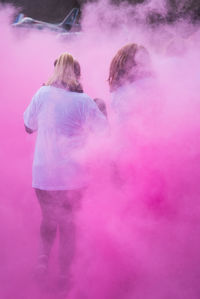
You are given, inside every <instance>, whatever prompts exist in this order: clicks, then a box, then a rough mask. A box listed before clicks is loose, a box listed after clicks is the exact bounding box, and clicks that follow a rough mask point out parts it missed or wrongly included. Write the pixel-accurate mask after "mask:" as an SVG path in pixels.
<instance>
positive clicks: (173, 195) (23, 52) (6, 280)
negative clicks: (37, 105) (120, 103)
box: [0, 1, 200, 299]
mask: <svg viewBox="0 0 200 299" xmlns="http://www.w3.org/2000/svg"><path fill="white" fill-rule="evenodd" d="M155 7H156V9H157V10H158V11H159V13H160V14H161V15H165V12H166V3H165V2H161V1H159V6H158V2H156V1H150V2H148V3H147V4H146V5H138V6H137V7H136V8H135V7H134V8H133V7H132V6H129V5H128V4H127V3H124V4H122V5H121V6H120V9H119V7H116V6H112V5H111V4H108V3H107V1H100V2H99V3H91V4H87V5H86V6H85V7H84V10H83V13H82V15H83V19H82V28H83V30H82V32H81V34H79V35H72V36H65V37H63V36H59V37H58V36H57V35H55V34H50V33H49V32H43V31H42V32H37V31H32V30H30V31H29V32H27V31H23V30H21V29H19V30H14V28H11V26H10V19H11V17H12V14H13V10H12V9H11V8H9V7H8V8H4V7H2V9H1V12H0V14H1V16H0V20H1V21H0V32H1V37H2V38H1V40H2V41H3V42H2V43H1V47H0V57H1V64H0V65H1V68H0V82H1V89H0V96H1V109H0V124H1V130H0V138H1V147H0V158H1V180H0V195H1V201H0V214H1V215H0V217H1V228H0V242H1V244H2V246H1V248H0V262H1V270H0V285H1V288H0V293H1V297H2V298H13V297H15V298H16V299H18V298H19V299H21V298H31V299H32V298H56V294H54V289H53V288H52V289H49V292H46V293H43V294H41V293H40V291H39V290H38V289H37V287H36V285H35V283H34V281H33V278H32V270H33V268H34V264H35V262H36V258H37V246H38V234H39V221H40V211H39V205H38V203H37V200H36V197H35V195H34V192H33V190H32V187H31V167H32V157H33V151H34V142H35V136H33V135H30V136H29V135H27V134H26V133H25V131H24V127H23V112H24V110H25V108H26V107H27V105H28V104H29V102H30V100H31V98H32V96H33V95H34V93H35V92H36V90H37V89H38V88H39V87H40V86H41V85H42V84H43V83H44V82H46V80H47V79H48V77H49V76H50V74H51V72H52V71H53V62H54V60H55V58H57V57H58V55H59V54H60V53H62V52H63V51H68V52H70V53H72V55H73V56H74V57H75V58H77V59H78V60H79V62H80V64H81V66H82V83H83V87H84V90H85V92H87V93H88V94H89V95H90V96H91V97H92V98H96V97H99V98H102V99H104V100H105V101H106V103H107V106H108V117H109V121H110V127H111V129H110V131H111V132H110V135H109V137H108V138H105V139H103V140H102V139H100V138H96V139H95V138H93V139H92V140H91V142H90V143H89V144H88V146H87V148H86V149H85V153H84V154H85V157H86V159H88V163H89V164H90V167H91V173H92V178H91V183H90V186H89V188H88V190H87V193H86V195H85V197H84V199H83V202H82V208H81V210H80V211H79V213H78V214H77V226H78V232H77V234H78V235H77V236H78V238H77V256H76V260H75V262H74V264H73V268H72V273H73V277H74V283H73V288H72V289H71V292H70V293H69V298H71V299H79V298H80V299H82V298H87V299H93V298H95V299H100V298H103V299H107V298H108V299H112V298H113V299H114V298H115V299H122V298H123V299H132V298H136V299H142V298H146V299H161V298H172V299H186V298H187V299H188V298H192V299H198V298H199V292H200V289H199V276H200V270H199V262H200V261H199V259H200V258H199V250H200V240H199V226H200V220H199V219H200V217H199V212H200V211H199V195H200V185H199V178H200V169H199V165H200V163H199V162H200V155H199V152H200V140H199V138H200V137H199V136H200V134H199V133H200V132H199V131H200V127H199V109H200V103H199V86H200V85H199V78H200V77H199V73H200V71H199V70H200V65H199V64H200V59H199V58H200V57H199V56H200V54H199V50H198V49H199V42H200V33H199V28H198V26H197V25H196V26H194V25H192V24H191V23H189V22H188V21H187V20H184V21H180V22H178V23H174V24H172V25H167V24H163V25H162V24H160V25H157V26H151V27H150V26H149V22H147V15H148V14H149V12H150V11H152V10H153V9H154V8H155ZM94 11H95V14H94ZM147 23H148V25H147ZM130 42H135V43H138V44H142V45H144V46H145V47H146V48H147V49H148V51H149V53H150V55H151V59H152V73H153V83H152V84H151V85H150V87H149V88H148V89H147V90H146V89H140V88H138V85H137V84H136V85H135V84H133V85H132V86H131V87H129V88H128V89H124V96H123V97H124V102H125V103H127V108H129V107H130V109H131V107H132V103H133V102H134V105H135V107H134V110H133V115H132V117H131V118H127V119H125V121H124V122H123V123H122V122H118V123H116V122H115V121H113V114H112V109H111V107H110V102H111V100H110V93H109V88H108V82H107V79H108V72H109V64H110V61H111V59H112V57H113V56H114V55H115V53H116V52H117V50H118V49H119V48H121V47H122V46H123V45H125V44H127V43H130ZM136 86H137V88H136ZM128 103H130V104H128ZM129 105H130V106H129ZM80 158H81V157H80ZM116 174H117V176H116ZM50 271H51V277H50V279H52V284H53V282H54V280H55V277H56V271H57V269H56V253H55V248H54V251H53V253H52V263H51V265H50Z"/></svg>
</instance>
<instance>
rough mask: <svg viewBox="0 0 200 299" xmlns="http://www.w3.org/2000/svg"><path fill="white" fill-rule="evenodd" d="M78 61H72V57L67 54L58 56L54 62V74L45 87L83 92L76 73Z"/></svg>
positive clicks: (78, 75)
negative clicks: (50, 86)
mask: <svg viewBox="0 0 200 299" xmlns="http://www.w3.org/2000/svg"><path fill="white" fill-rule="evenodd" d="M77 65H78V66H79V69H80V65H79V63H78V61H76V60H74V58H73V56H72V55H71V54H69V53H67V52H65V53H63V54H61V55H60V57H59V58H58V59H56V60H55V62H54V72H53V75H52V76H51V77H50V79H49V80H48V81H47V83H46V85H52V86H55V87H60V88H64V89H67V90H69V91H74V92H83V89H82V86H81V84H80V82H79V77H80V71H79V74H77V72H76V68H77Z"/></svg>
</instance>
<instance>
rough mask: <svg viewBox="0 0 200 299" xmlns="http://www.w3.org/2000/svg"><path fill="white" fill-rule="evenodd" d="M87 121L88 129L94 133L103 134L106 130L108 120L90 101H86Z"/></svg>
mask: <svg viewBox="0 0 200 299" xmlns="http://www.w3.org/2000/svg"><path fill="white" fill-rule="evenodd" d="M87 121H88V123H89V127H90V129H91V130H92V131H95V132H96V133H97V132H99V133H100V132H105V131H106V130H107V129H108V120H107V118H106V116H105V115H104V114H103V113H102V112H101V111H100V109H99V108H98V106H97V105H96V103H95V102H94V101H93V100H91V99H88V103H87Z"/></svg>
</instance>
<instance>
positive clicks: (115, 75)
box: [108, 43, 148, 91]
mask: <svg viewBox="0 0 200 299" xmlns="http://www.w3.org/2000/svg"><path fill="white" fill-rule="evenodd" d="M141 50H142V51H143V52H144V53H145V54H146V55H148V52H147V50H146V49H145V48H144V47H143V46H139V45H137V44H134V43H133V44H128V45H126V46H124V47H123V48H121V49H120V50H119V51H118V52H117V54H116V55H115V56H114V58H113V59H112V61H111V64H110V70H109V78H108V82H109V85H110V89H111V91H113V90H115V89H117V88H118V87H120V86H122V85H123V84H124V83H126V82H127V81H128V82H133V81H134V80H136V78H137V74H136V72H135V73H134V69H133V68H134V67H136V66H137V65H138V63H137V61H136V59H135V57H136V54H137V53H138V52H139V51H141Z"/></svg>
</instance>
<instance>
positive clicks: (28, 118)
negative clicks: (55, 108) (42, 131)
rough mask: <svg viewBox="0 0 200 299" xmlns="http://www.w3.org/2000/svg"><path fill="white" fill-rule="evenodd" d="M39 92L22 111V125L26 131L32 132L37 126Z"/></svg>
mask: <svg viewBox="0 0 200 299" xmlns="http://www.w3.org/2000/svg"><path fill="white" fill-rule="evenodd" d="M38 111H39V92H37V93H36V94H35V95H34V97H33V98H32V101H31V103H30V104H29V106H28V107H27V109H26V110H25V112H24V126H25V130H26V132H27V133H29V134H32V133H33V132H35V131H37V128H38Z"/></svg>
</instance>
